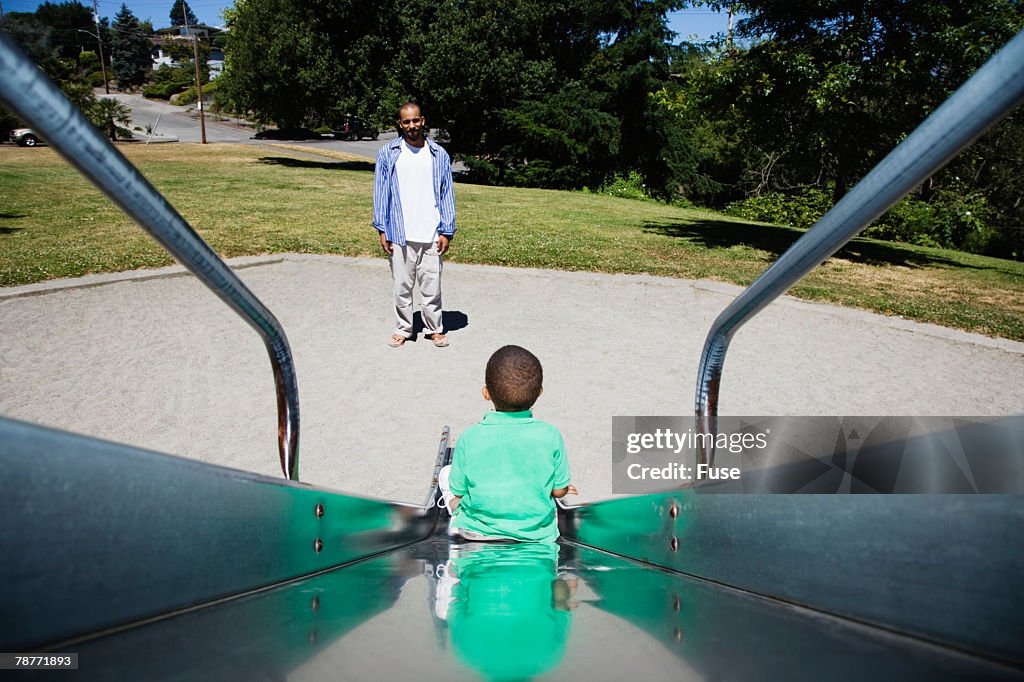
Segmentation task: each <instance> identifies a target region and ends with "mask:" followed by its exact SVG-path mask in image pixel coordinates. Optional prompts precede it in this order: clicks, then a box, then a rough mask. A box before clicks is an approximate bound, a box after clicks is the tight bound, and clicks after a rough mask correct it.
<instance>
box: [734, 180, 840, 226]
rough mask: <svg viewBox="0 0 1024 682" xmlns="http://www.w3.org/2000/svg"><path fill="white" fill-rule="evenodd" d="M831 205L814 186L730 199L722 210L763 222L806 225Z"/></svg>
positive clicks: (809, 224) (811, 222) (829, 200)
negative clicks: (794, 190)
mask: <svg viewBox="0 0 1024 682" xmlns="http://www.w3.org/2000/svg"><path fill="white" fill-rule="evenodd" d="M831 207H832V200H831V198H830V197H829V195H828V194H826V193H825V192H824V191H822V190H820V189H818V188H817V187H806V186H805V187H801V188H800V189H799V190H797V192H796V193H795V194H790V195H786V194H783V193H781V192H768V193H766V194H762V195H760V196H756V197H748V198H746V199H741V200H740V201H734V202H732V203H731V204H728V205H727V206H726V207H725V213H727V214H729V215H734V216H737V217H740V218H746V219H748V220H758V221H760V222H763V223H777V224H779V225H792V226H793V227H802V228H807V227H810V226H812V225H814V223H816V222H818V220H819V219H820V218H821V216H823V215H825V213H827V212H828V210H829V209H830V208H831Z"/></svg>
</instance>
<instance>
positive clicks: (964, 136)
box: [696, 31, 1024, 471]
mask: <svg viewBox="0 0 1024 682" xmlns="http://www.w3.org/2000/svg"><path fill="white" fill-rule="evenodd" d="M1022 99H1024V31H1022V32H1021V33H1018V34H1017V36H1016V37H1014V38H1013V39H1012V40H1010V41H1009V42H1008V43H1007V44H1006V45H1005V46H1004V47H1003V49H1002V50H1000V51H999V52H998V53H997V54H995V55H994V56H993V57H992V58H991V59H989V60H988V62H986V63H985V64H984V65H983V66H982V67H981V68H980V69H978V71H977V72H976V73H975V74H974V75H973V76H972V77H971V78H970V79H969V80H968V81H967V82H966V83H964V84H963V85H962V86H961V87H960V88H959V89H958V90H957V91H956V92H955V93H954V94H953V96H952V97H950V98H949V99H948V100H946V102H945V103H944V104H943V105H942V106H940V107H939V108H938V109H937V110H936V111H935V112H934V113H932V115H931V116H929V117H928V118H927V119H925V121H924V122H923V123H921V125H919V126H918V127H917V129H916V130H914V132H913V133H911V134H910V136H909V137H907V139H905V140H904V141H903V142H901V143H900V144H899V145H898V146H897V147H896V148H895V149H893V150H892V151H891V152H890V153H889V155H888V156H886V157H885V158H884V159H882V161H881V162H880V163H879V164H878V165H877V166H875V168H874V169H872V171H871V172H870V173H868V174H867V176H865V177H864V179H863V180H861V181H860V182H859V183H857V185H856V186H855V187H854V188H853V189H852V190H850V192H849V193H848V194H847V195H846V196H844V197H843V198H842V199H841V200H840V201H839V203H837V204H836V205H835V206H834V207H833V208H832V209H831V210H830V211H829V212H828V213H826V214H825V215H824V216H823V217H822V218H821V220H819V221H818V222H817V223H816V224H815V225H814V227H812V228H811V229H810V230H808V232H807V233H806V234H804V235H803V236H802V237H800V239H798V240H797V241H796V243H794V244H793V245H792V246H791V247H790V248H789V249H788V250H787V251H786V252H785V253H784V254H782V256H781V257H780V258H779V259H778V260H777V261H775V263H773V264H772V266H771V267H769V268H768V269H767V270H766V271H765V272H764V274H762V275H761V276H760V277H758V278H757V280H756V281H755V282H754V283H753V284H751V285H750V286H749V287H748V288H747V289H746V290H745V291H743V293H741V294H740V295H739V296H738V297H737V298H736V300H734V301H733V302H732V303H731V304H730V305H729V306H728V307H727V308H726V309H725V310H724V311H722V313H721V314H720V315H719V316H718V318H717V319H716V320H715V322H714V323H713V324H712V325H711V330H710V331H709V332H708V335H707V339H706V340H705V341H704V350H703V352H702V354H701V359H700V366H699V368H698V370H697V395H696V416H697V429H698V430H699V431H700V432H702V433H705V434H717V423H716V421H717V416H718V391H719V388H720V382H721V376H722V366H723V364H724V363H725V353H726V351H727V350H728V348H729V342H730V341H731V340H732V335H733V334H734V333H736V331H737V330H738V329H739V328H740V327H741V326H742V325H743V324H744V323H745V322H747V321H748V320H749V319H750V318H752V317H753V316H754V315H756V314H757V313H758V312H759V311H760V310H761V309H763V308H764V307H765V306H767V305H768V304H769V303H771V302H772V301H773V300H775V299H776V298H778V297H779V296H781V295H782V294H783V293H784V292H785V291H786V290H787V289H789V288H790V287H791V286H793V285H794V284H795V283H796V282H797V281H799V280H800V279H801V278H802V277H803V276H804V275H806V274H807V273H809V272H810V271H811V270H813V269H814V268H816V267H817V266H818V265H820V264H821V263H823V262H824V261H825V260H826V259H827V258H828V257H829V256H831V255H832V254H834V253H835V252H836V251H838V250H839V249H840V248H842V247H843V245H845V244H846V243H847V242H848V241H850V240H851V239H853V238H854V237H855V236H856V235H857V234H858V233H860V231H861V230H863V229H864V228H865V227H867V226H868V225H869V224H870V223H871V221H873V220H874V219H875V218H877V217H879V216H880V215H882V213H884V212H885V211H886V210H887V209H888V208H889V207H890V206H892V205H893V204H895V203H896V202H897V201H899V200H900V199H901V198H902V197H903V196H904V195H905V194H907V193H908V192H909V191H910V190H912V189H913V188H914V187H916V186H917V185H919V184H921V183H922V182H924V181H925V180H926V179H927V178H928V177H929V176H930V175H932V174H934V173H935V172H937V171H938V170H939V169H941V168H942V167H943V166H944V165H945V164H946V163H947V162H949V161H950V160H951V159H952V158H953V157H954V156H955V155H956V154H957V153H959V152H960V151H961V150H963V149H964V148H965V147H967V146H969V145H970V144H971V143H972V142H973V141H974V140H975V139H976V138H978V137H979V136H980V135H981V134H982V133H983V132H985V130H986V129H987V128H988V127H989V126H991V125H993V124H994V123H996V122H997V121H999V119H1001V118H1003V117H1004V116H1005V115H1007V114H1008V113H1010V111H1011V110H1012V109H1013V108H1014V107H1015V106H1016V105H1017V104H1018V103H1019V102H1020V101H1021V100H1022ZM704 443H705V446H704V448H702V449H700V450H698V452H697V458H696V461H697V465H698V468H697V470H698V471H699V465H700V464H705V465H708V466H713V465H714V459H715V449H714V438H705V439H704Z"/></svg>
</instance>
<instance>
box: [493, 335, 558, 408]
mask: <svg viewBox="0 0 1024 682" xmlns="http://www.w3.org/2000/svg"><path fill="white" fill-rule="evenodd" d="M484 381H485V382H486V385H485V386H484V398H485V399H487V400H490V401H491V402H492V403H494V409H496V410H497V411H498V412H521V411H523V410H528V409H530V408H531V407H533V404H534V403H535V402H537V398H539V397H540V394H541V392H542V391H543V390H544V389H543V387H542V386H543V384H544V370H543V369H542V368H541V366H540V360H538V359H537V356H536V355H534V354H533V353H531V352H530V351H528V350H526V349H525V348H520V347H519V346H502V347H501V348H499V349H498V350H496V351H495V352H494V355H492V356H491V359H490V360H488V361H487V371H486V375H485V379H484Z"/></svg>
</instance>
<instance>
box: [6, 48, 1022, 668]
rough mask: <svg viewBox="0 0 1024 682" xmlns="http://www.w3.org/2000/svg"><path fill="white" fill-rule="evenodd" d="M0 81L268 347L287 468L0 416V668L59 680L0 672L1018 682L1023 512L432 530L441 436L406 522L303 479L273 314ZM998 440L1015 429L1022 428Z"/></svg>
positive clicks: (723, 508)
mask: <svg viewBox="0 0 1024 682" xmlns="http://www.w3.org/2000/svg"><path fill="white" fill-rule="evenodd" d="M1011 48H1012V49H1011ZM1007 49H1008V50H1011V52H1010V53H1009V56H1007V53H1006V52H1005V51H1004V53H1001V55H1002V56H1000V57H997V58H995V59H996V60H999V59H1002V60H1003V61H1002V64H1001V65H1000V64H997V70H998V69H1002V70H1004V71H1005V70H1006V69H1007V68H1009V70H1010V71H1011V72H1014V73H1016V74H1017V76H1015V79H1016V80H1015V82H1017V83H1018V86H1017V89H1018V94H1017V95H1016V99H1019V98H1020V92H1019V91H1020V90H1021V89H1022V88H1021V87H1020V85H1019V82H1020V80H1021V78H1020V72H1021V70H1022V68H1024V57H1022V54H1024V37H1022V36H1018V37H1017V38H1016V39H1015V40H1014V41H1013V42H1012V43H1011V45H1010V46H1009V47H1008V48H1007ZM1007 64H1009V66H1007ZM985 70H988V71H986V73H991V69H990V68H989V66H986V67H985V69H983V71H985ZM0 73H2V74H4V75H3V76H2V80H0V99H2V100H3V102H4V104H6V105H8V106H10V107H11V108H12V109H14V110H15V111H17V112H18V113H19V115H21V116H22V117H23V118H25V119H26V120H28V121H29V122H30V123H31V124H32V125H33V126H34V127H35V128H37V129H38V130H39V131H40V132H41V133H42V134H43V136H44V137H45V138H46V139H47V140H48V141H49V142H50V143H51V145H52V146H54V147H55V148H56V149H57V150H58V151H59V152H61V153H62V154H64V155H65V156H67V157H69V158H71V159H73V162H74V163H75V164H76V165H77V166H78V167H79V168H80V169H81V170H82V171H83V172H84V173H85V174H86V175H87V176H88V177H90V179H92V180H93V181H94V182H96V183H97V184H98V185H100V186H101V188H103V189H104V191H106V192H107V193H108V195H110V196H111V197H112V198H113V199H114V200H115V201H117V202H118V203H119V204H120V205H121V206H123V207H125V208H126V210H128V212H129V213H130V214H131V215H132V216H133V217H134V218H135V219H136V220H137V221H138V222H139V223H140V224H141V225H143V227H145V228H146V229H147V230H149V231H150V232H151V234H153V235H154V236H155V237H156V238H157V239H158V241H160V242H161V243H163V244H165V245H166V246H168V248H169V249H171V250H172V252H173V253H174V255H175V257H176V258H178V259H179V260H180V261H181V262H182V263H183V264H185V265H186V266H187V267H189V268H190V269H191V270H193V272H195V273H196V274H197V276H199V277H200V278H201V279H202V281H204V282H205V283H207V284H208V285H209V286H210V287H211V288H212V289H214V290H215V291H216V292H217V294H218V295H219V296H221V297H222V298H224V299H225V300H226V301H227V302H228V303H229V305H231V306H232V308H233V309H235V310H236V312H238V313H239V314H241V315H242V316H243V317H245V318H246V319H247V320H248V321H249V322H250V323H251V324H252V325H253V326H254V328H256V329H257V331H258V332H259V333H260V335H261V336H262V337H263V338H264V340H265V341H266V344H267V348H268V352H269V354H270V356H271V362H272V367H273V371H274V374H275V377H276V378H277V387H278V392H279V393H278V395H279V401H278V402H279V427H280V428H279V441H280V453H281V459H282V471H283V474H284V478H282V479H270V478H266V477H262V476H257V475H254V474H248V473H244V472H239V471H234V470H229V469H224V468H219V467H213V466H210V465H205V464H202V463H198V462H194V461H190V460H184V459H181V458H177V457H172V456H168V455H163V454H159V453H153V452H148V451H143V450H139V449H136V448H130V447H126V446H123V445H117V444H113V443H109V442H104V441H100V440H97V439H93V438H87V437H83V436H79V435H75V434H70V433H65V432H60V431H55V430H52V429H47V428H43V427H39V426H35V425H30V424H25V423H21V422H16V421H12V420H7V419H2V418H0V467H2V468H0V471H2V476H0V519H2V525H0V652H8V653H14V652H22V653H29V652H34V653H45V652H49V653H54V654H57V653H60V654H70V653H73V654H75V655H76V658H75V661H76V664H77V672H74V673H72V672H69V671H67V670H38V671H25V670H22V671H19V672H16V673H15V672H10V673H8V671H7V670H4V678H5V679H7V678H8V675H9V676H10V679H35V678H43V679H50V678H53V679H58V678H59V679H66V678H68V676H74V678H75V679H78V678H81V679H100V680H107V679H109V680H136V679H142V680H149V679H158V680H164V679H174V680H221V679H223V680H263V679H267V680H281V679H285V678H288V679H295V680H303V679H311V680H312V679H315V680H319V679H331V680H349V679H364V680H402V679H417V680H431V679H439V680H441V679H443V680H460V679H502V680H504V679H509V680H511V679H534V678H537V679H554V678H555V676H558V677H559V678H563V679H564V678H566V677H569V678H575V679H584V680H605V679H616V680H618V679H643V680H645V682H646V681H647V680H659V679H665V680H685V679H706V678H709V679H720V678H725V679H769V680H774V679H792V678H798V679H806V678H822V677H826V676H827V677H828V678H830V679H834V678H839V679H865V678H867V677H869V676H870V677H876V676H880V677H884V678H888V679H942V678H957V679H1013V678H1018V679H1019V678H1021V677H1024V616H1022V615H1021V613H1022V607H1024V579H1022V577H1021V576H1024V542H1022V541H1021V540H1022V539H1024V506H1022V505H1021V504H1020V500H1021V497H1020V495H730V494H721V495H718V494H706V493H705V492H703V491H702V489H701V487H700V486H698V487H696V488H692V489H687V490H679V491H674V492H670V493H665V494H662V495H645V496H638V497H628V498H622V499H616V500H611V501H607V502H601V503H596V504H591V505H584V506H579V507H572V508H566V507H562V508H561V509H560V516H559V523H560V528H561V531H562V535H563V539H562V540H561V541H560V542H559V544H558V545H557V546H546V545H534V544H521V545H520V544H485V543H465V542H454V541H452V540H451V539H450V538H449V537H448V536H447V534H446V525H447V518H446V516H445V515H444V513H443V512H441V511H440V510H439V509H438V508H437V506H436V505H435V504H434V501H435V498H436V471H437V468H439V467H440V465H441V464H443V463H444V461H445V460H446V458H447V457H448V456H449V454H450V450H449V448H448V442H447V432H445V434H444V435H443V436H442V439H441V442H440V445H439V447H438V450H437V460H436V466H435V481H434V482H432V483H431V485H430V491H429V494H428V496H427V499H426V502H425V504H424V505H422V506H417V505H403V504H396V503H390V502H384V501H379V500H373V499H366V498H360V497H355V496H350V495H345V494H341V493H337V492H334V491H329V490H323V489H318V488H315V487H311V486H308V485H304V484H302V483H299V482H298V480H297V479H298V401H297V391H296V386H295V373H294V369H293V367H292V362H291V353H290V350H289V349H288V344H287V340H286V338H285V336H284V332H283V330H281V329H280V326H279V325H277V323H276V320H274V318H273V315H272V314H270V312H269V311H267V310H266V309H265V308H264V307H263V306H262V304H260V303H259V301H258V300H256V299H255V297H254V296H252V294H251V293H249V292H248V290H247V289H246V288H245V287H244V285H243V284H242V283H241V282H240V280H238V278H237V276H236V275H235V274H234V273H233V272H231V271H230V269H228V268H227V267H226V266H224V264H223V263H222V262H221V261H220V260H219V259H218V258H217V257H216V255H215V254H213V252H212V251H210V250H209V247H208V246H206V245H205V244H204V243H202V240H201V239H199V238H198V236H196V235H195V233H194V232H192V231H191V228H189V227H188V226H187V224H185V223H184V221H183V220H181V218H180V216H178V215H177V213H176V212H175V211H174V210H173V208H171V207H170V206H169V205H167V203H166V202H165V201H163V199H162V198H160V197H159V195H158V194H156V192H155V190H154V189H153V188H152V187H151V186H150V185H149V184H148V183H147V182H146V181H145V180H144V179H142V177H141V175H139V174H138V173H137V171H135V170H134V169H133V168H131V167H130V165H128V164H127V162H126V161H125V160H124V159H123V157H121V155H120V154H119V153H118V152H117V151H116V150H115V149H114V148H113V147H111V146H110V145H109V144H107V143H106V141H105V140H103V138H102V136H100V135H99V134H98V133H97V132H96V131H95V130H94V129H92V128H91V127H90V126H88V124H86V123H85V122H84V119H82V118H81V116H80V115H79V114H78V113H77V111H75V110H74V108H73V107H71V106H70V105H68V104H66V102H63V100H62V99H61V98H60V97H59V93H56V89H55V88H54V87H53V86H52V84H49V83H48V82H46V81H45V79H44V78H43V77H42V76H41V75H40V73H39V72H38V70H36V69H35V68H34V67H32V66H31V64H30V63H29V62H28V61H27V60H26V59H24V57H23V56H22V55H20V54H19V53H18V51H17V49H16V48H15V47H14V46H13V45H12V44H11V43H10V41H9V39H8V38H7V37H6V36H4V35H2V34H0ZM981 73H982V72H979V74H981ZM972 82H973V79H972ZM965 87H967V86H965ZM975 96H977V95H976V93H975ZM1007 106H1012V103H1011V104H1009V105H1007ZM993 115H994V116H995V115H996V113H993ZM926 125H927V123H926ZM979 133H980V130H978V131H976V132H975V133H972V136H973V135H976V134H979ZM968 137H971V136H968ZM910 139H913V136H912V137H911V138H910ZM910 139H908V142H909V141H910ZM969 141H970V140H969V139H966V140H963V141H962V143H963V144H967V143H968V142H969ZM905 144H906V143H905ZM946 158H948V157H946ZM935 162H936V163H941V162H942V159H939V160H935ZM896 198H898V196H897V197H896ZM892 200H893V201H895V198H894V199H892ZM837 208H838V207H837ZM872 210H874V209H872ZM879 210H884V209H879ZM862 219H863V220H864V221H868V220H870V219H871V217H867V216H861V217H860V218H858V219H857V220H858V221H859V220H862ZM865 224H866V222H865ZM862 227H863V225H861V228H862ZM850 229H852V228H850ZM812 233H813V231H812ZM812 233H809V234H808V237H810V236H811V234H812ZM855 233H856V230H853V232H852V233H851V234H850V235H849V237H852V236H853V234H855ZM849 237H847V238H849ZM801 241H803V240H801ZM798 245H799V244H798ZM796 248H797V247H796V246H794V249H796ZM836 248H838V246H837V247H836ZM833 251H834V249H833ZM787 255H788V254H787ZM825 256H827V253H825V252H819V251H815V252H814V253H813V254H812V257H810V260H812V261H813V260H816V259H818V258H824V257H825ZM785 258H786V256H785V255H784V256H783V259H785ZM783 259H780V262H781V260H783ZM754 286H755V287H756V286H757V284H756V283H755V285H754ZM752 288H753V287H752ZM778 293H781V291H778ZM776 295H777V294H776ZM741 298H742V297H741ZM738 300H739V299H738ZM764 304H766V301H765V300H764V299H760V300H759V303H757V304H756V305H760V306H761V307H763V305H764ZM755 307H756V306H755ZM736 319H739V318H736V317H733V316H732V313H730V320H731V321H730V322H729V324H728V325H727V326H728V327H729V330H728V333H731V331H732V330H734V329H735V328H736V327H737V326H738V325H737V324H735V320H736ZM743 319H746V318H743ZM725 344H726V345H727V339H726V342H725ZM722 345H723V344H721V343H719V342H716V345H715V348H716V349H721V348H722ZM712 355H715V356H716V358H717V359H716V362H717V363H718V365H717V366H718V369H717V370H715V371H720V367H721V357H722V356H724V350H721V353H719V350H714V351H713V352H712ZM715 371H712V372H711V375H713V376H712V378H711V379H710V380H709V382H708V383H709V384H717V374H716V373H715ZM713 388H714V390H717V388H716V387H713ZM701 395H702V394H701V393H700V392H699V393H698V401H700V400H701V397H700V396H701ZM708 402H710V403H711V407H710V409H709V410H706V411H705V412H704V413H703V415H704V416H709V417H710V418H711V424H710V426H709V428H711V427H713V418H714V416H715V413H714V405H713V403H714V400H713V398H712V399H711V400H709V401H706V402H705V404H707V403H708ZM698 409H699V410H700V407H699V406H698ZM1010 428H1011V430H1012V431H1013V433H1015V434H1017V436H1018V437H1021V438H1024V420H1021V419H1014V420H1010ZM1018 442H1024V440H1022V441H1018ZM426 454H427V453H425V455H426ZM713 454H714V453H713V452H712V453H705V456H707V457H712V456H713ZM1011 474H1013V475H1018V476H1019V471H1017V472H1013V471H1011ZM1015 485H1017V486H1018V487H1019V481H1017V483H1016V484H1015ZM2 663H3V664H4V665H6V664H7V663H8V660H7V659H6V658H4V659H3V661H2Z"/></svg>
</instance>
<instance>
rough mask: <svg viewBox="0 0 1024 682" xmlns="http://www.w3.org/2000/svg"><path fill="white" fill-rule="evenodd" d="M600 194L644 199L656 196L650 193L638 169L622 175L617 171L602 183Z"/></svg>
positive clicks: (649, 199)
mask: <svg viewBox="0 0 1024 682" xmlns="http://www.w3.org/2000/svg"><path fill="white" fill-rule="evenodd" d="M597 192H598V194H607V195H608V196H610V197H621V198H623V199H641V200H644V201H652V200H653V199H654V198H653V197H652V196H651V195H650V193H649V192H648V189H647V185H646V184H644V178H643V176H642V175H640V173H638V172H637V171H635V170H634V171H630V172H629V175H625V176H623V175H621V174H618V173H616V174H615V175H614V176H613V177H612V179H611V180H609V181H608V182H606V183H605V184H603V185H601V188H600V189H599V190H597Z"/></svg>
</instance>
